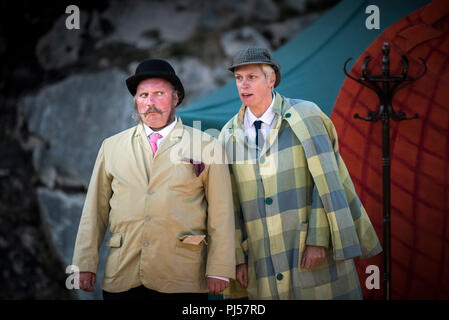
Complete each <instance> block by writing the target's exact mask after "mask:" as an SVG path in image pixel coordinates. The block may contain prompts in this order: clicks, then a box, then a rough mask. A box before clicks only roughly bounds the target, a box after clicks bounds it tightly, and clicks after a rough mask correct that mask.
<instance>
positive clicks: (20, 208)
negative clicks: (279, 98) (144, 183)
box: [0, 0, 338, 299]
mask: <svg viewBox="0 0 449 320" xmlns="http://www.w3.org/2000/svg"><path fill="white" fill-rule="evenodd" d="M337 2H338V1H332V0H249V1H232V0H216V1H207V0H173V1H170V2H166V1H143V0H136V1H118V0H109V1H107V0H103V1H95V2H94V3H90V2H87V1H79V2H78V3H76V2H73V3H68V2H65V1H61V2H58V3H57V4H52V5H51V6H46V5H44V4H42V3H37V2H31V1H29V2H27V1H23V2H11V1H8V2H7V3H5V4H2V5H1V7H2V8H1V10H0V12H1V13H0V14H1V17H0V18H1V19H0V21H1V22H0V23H1V24H2V26H1V28H0V57H1V61H2V64H1V66H0V75H1V76H0V90H1V95H0V108H1V113H0V150H1V154H2V157H0V191H1V192H0V199H1V202H0V254H1V256H2V258H1V259H0V283H2V285H1V286H0V299H1V298H3V299H5V298H6V299H72V298H75V299H76V298H81V299H101V290H100V284H101V280H102V274H103V271H102V270H103V266H104V259H105V257H106V254H107V248H104V247H103V248H102V250H101V254H100V255H101V263H100V266H99V271H98V277H97V285H96V291H95V292H94V293H84V292H78V291H77V292H74V291H69V290H67V289H66V288H65V280H66V277H67V274H65V268H66V266H67V265H69V264H70V263H71V257H72V254H73V245H74V241H75V237H76V232H77V229H78V223H79V219H80V215H81V210H82V206H83V203H84V198H85V193H86V191H87V186H88V183H89V179H90V174H91V171H92V168H93V165H94V161H95V158H96V155H97V151H98V149H99V147H100V144H101V142H102V140H103V139H104V138H106V137H108V136H111V135H113V134H115V133H117V132H120V131H122V130H124V129H126V128H128V127H130V126H132V125H133V124H134V123H135V122H134V120H132V118H131V113H132V97H131V96H130V95H129V93H128V91H127V89H126V87H125V83H124V80H125V79H126V77H128V76H129V75H130V74H133V73H134V71H135V68H136V66H137V64H138V62H139V61H142V60H144V59H148V58H162V59H166V60H168V61H169V62H170V63H172V65H173V66H174V68H175V70H176V71H177V73H178V74H179V76H180V78H181V79H182V81H183V84H184V86H185V89H186V97H185V100H184V102H183V104H182V105H183V106H185V105H187V104H189V103H190V102H193V101H195V100H196V99H198V98H201V97H203V96H204V95H206V94H208V93H210V92H212V91H214V90H215V89H217V88H219V87H220V86H222V85H224V84H226V83H227V82H228V81H230V80H232V77H231V74H230V73H229V71H227V69H226V66H227V65H228V63H229V61H230V60H229V59H230V57H231V56H232V55H233V54H234V53H235V52H236V51H237V50H239V49H241V48H245V47H247V46H263V47H268V48H270V49H271V50H276V49H277V48H279V47H280V46H282V45H283V44H284V43H285V42H287V41H288V40H289V39H291V38H293V37H295V36H296V35H298V34H299V33H300V32H301V31H302V30H304V29H305V28H307V27H308V26H309V25H310V24H311V23H313V22H314V21H315V20H317V19H318V18H319V17H320V16H321V14H323V13H324V12H325V11H326V10H327V9H329V8H330V7H332V6H333V5H335V4H336V3H337ZM70 4H77V5H78V6H79V8H80V10H81V12H80V29H79V30H68V29H67V28H66V27H65V22H66V18H67V17H68V14H66V13H65V9H66V7H67V6H68V5H70ZM4 284H5V285H4Z"/></svg>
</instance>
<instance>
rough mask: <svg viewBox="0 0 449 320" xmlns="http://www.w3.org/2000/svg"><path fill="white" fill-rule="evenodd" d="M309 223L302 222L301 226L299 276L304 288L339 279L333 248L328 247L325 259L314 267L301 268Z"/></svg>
mask: <svg viewBox="0 0 449 320" xmlns="http://www.w3.org/2000/svg"><path fill="white" fill-rule="evenodd" d="M308 227H309V225H308V223H303V224H301V226H300V228H299V254H298V272H299V274H298V278H299V283H300V286H301V288H302V289H306V288H312V287H317V286H320V285H323V284H325V283H329V282H331V281H334V280H336V279H337V273H336V272H334V271H336V270H334V269H335V268H333V267H335V264H334V263H333V258H332V250H329V249H326V257H325V259H324V261H323V262H322V263H321V264H320V265H318V266H316V267H315V268H313V269H305V268H301V260H302V257H303V255H304V251H305V249H306V242H307V230H308Z"/></svg>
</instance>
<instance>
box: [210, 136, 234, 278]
mask: <svg viewBox="0 0 449 320" xmlns="http://www.w3.org/2000/svg"><path fill="white" fill-rule="evenodd" d="M216 143H217V147H219V148H221V149H222V146H221V145H218V141H216ZM204 189H205V194H206V199H207V203H208V208H207V234H208V240H209V241H208V242H209V243H208V252H207V265H206V276H219V277H227V278H230V279H235V254H234V215H233V210H232V191H231V179H230V176H229V169H228V166H227V164H225V163H211V164H210V165H209V168H208V172H207V177H206V180H205V181H204Z"/></svg>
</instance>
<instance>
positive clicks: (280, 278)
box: [276, 273, 284, 281]
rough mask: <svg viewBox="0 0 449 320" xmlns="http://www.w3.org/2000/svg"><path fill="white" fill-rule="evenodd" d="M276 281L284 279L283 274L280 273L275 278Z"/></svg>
mask: <svg viewBox="0 0 449 320" xmlns="http://www.w3.org/2000/svg"><path fill="white" fill-rule="evenodd" d="M276 279H278V280H279V281H280V280H282V279H284V276H283V274H282V273H278V274H277V276H276Z"/></svg>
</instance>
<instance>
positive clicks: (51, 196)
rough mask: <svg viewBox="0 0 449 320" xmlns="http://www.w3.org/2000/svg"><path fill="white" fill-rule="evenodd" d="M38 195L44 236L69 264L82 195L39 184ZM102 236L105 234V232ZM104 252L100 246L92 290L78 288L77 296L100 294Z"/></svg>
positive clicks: (83, 198) (97, 297) (95, 297)
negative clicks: (44, 231)
mask: <svg viewBox="0 0 449 320" xmlns="http://www.w3.org/2000/svg"><path fill="white" fill-rule="evenodd" d="M37 195H38V201H39V205H40V208H41V210H40V211H41V213H42V218H43V219H42V220H43V225H44V227H45V229H46V230H47V236H48V237H50V238H51V243H52V245H53V247H54V248H55V251H56V252H57V253H58V255H59V257H60V258H61V260H62V261H63V263H64V264H65V265H66V266H69V265H71V264H72V257H73V250H74V245H75V240H76V235H77V232H78V225H79V221H80V218H81V212H82V208H83V204H84V200H85V195H84V194H75V195H68V194H65V193H64V192H62V191H53V190H50V189H46V188H38V190H37ZM105 238H108V235H107V236H106V237H105ZM107 253H108V249H107V248H106V247H104V246H102V247H101V248H100V252H99V265H98V270H97V282H96V284H95V292H93V293H87V292H84V291H82V290H77V292H76V293H77V294H78V297H79V298H80V299H88V300H90V299H101V298H102V291H101V282H102V280H103V277H104V265H105V261H106V257H107ZM17 268H20V266H19V265H18V266H17ZM67 276H68V275H67Z"/></svg>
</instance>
